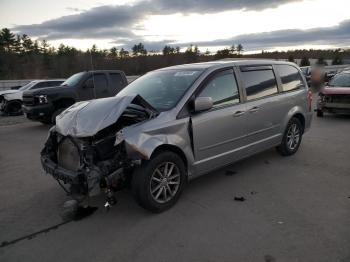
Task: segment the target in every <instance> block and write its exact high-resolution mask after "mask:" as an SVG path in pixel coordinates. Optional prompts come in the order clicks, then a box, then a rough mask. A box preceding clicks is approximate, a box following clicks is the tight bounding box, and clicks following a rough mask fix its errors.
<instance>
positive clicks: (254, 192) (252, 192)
mask: <svg viewBox="0 0 350 262" xmlns="http://www.w3.org/2000/svg"><path fill="white" fill-rule="evenodd" d="M257 193H258V192H256V191H251V192H250V194H251V195H256V194H257Z"/></svg>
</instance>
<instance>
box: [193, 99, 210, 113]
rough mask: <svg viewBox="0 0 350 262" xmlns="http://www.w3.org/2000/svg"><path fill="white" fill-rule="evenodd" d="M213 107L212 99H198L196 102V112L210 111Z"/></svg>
mask: <svg viewBox="0 0 350 262" xmlns="http://www.w3.org/2000/svg"><path fill="white" fill-rule="evenodd" d="M212 107H213V99H212V98H211V97H196V99H195V100H194V111H195V112H201V111H206V110H209V109H211V108H212Z"/></svg>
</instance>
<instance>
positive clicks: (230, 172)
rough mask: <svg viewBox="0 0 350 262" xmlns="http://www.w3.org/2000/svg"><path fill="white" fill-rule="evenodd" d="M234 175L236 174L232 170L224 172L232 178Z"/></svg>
mask: <svg viewBox="0 0 350 262" xmlns="http://www.w3.org/2000/svg"><path fill="white" fill-rule="evenodd" d="M235 174H237V172H236V171H233V170H226V173H225V175H226V176H233V175H235Z"/></svg>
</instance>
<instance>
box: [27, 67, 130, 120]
mask: <svg viewBox="0 0 350 262" xmlns="http://www.w3.org/2000/svg"><path fill="white" fill-rule="evenodd" d="M126 85H127V79H126V76H125V74H124V72H122V71H119V70H98V71H85V72H80V73H77V74H75V75H72V76H71V77H69V78H68V79H67V80H66V81H65V82H64V83H62V84H61V85H60V86H55V87H49V88H42V89H40V90H29V91H25V92H24V94H23V111H24V114H25V115H26V117H27V118H28V119H30V120H33V121H40V122H42V123H45V124H51V123H55V120H56V116H57V115H59V114H60V113H61V112H62V111H63V110H65V109H66V108H68V107H70V106H71V105H73V104H74V103H76V102H79V101H84V100H91V99H95V98H103V97H110V96H114V95H116V94H117V93H118V92H119V91H121V90H122V89H123V88H124V87H125V86H126Z"/></svg>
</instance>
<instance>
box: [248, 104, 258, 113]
mask: <svg viewBox="0 0 350 262" xmlns="http://www.w3.org/2000/svg"><path fill="white" fill-rule="evenodd" d="M248 111H249V113H255V112H257V111H259V107H258V106H254V107H252V108H251V109H249V110H248Z"/></svg>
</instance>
